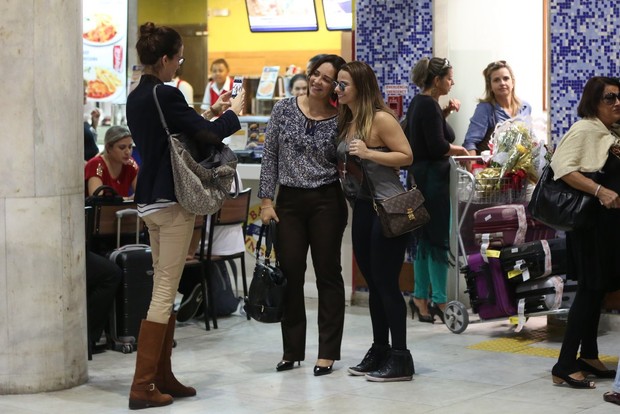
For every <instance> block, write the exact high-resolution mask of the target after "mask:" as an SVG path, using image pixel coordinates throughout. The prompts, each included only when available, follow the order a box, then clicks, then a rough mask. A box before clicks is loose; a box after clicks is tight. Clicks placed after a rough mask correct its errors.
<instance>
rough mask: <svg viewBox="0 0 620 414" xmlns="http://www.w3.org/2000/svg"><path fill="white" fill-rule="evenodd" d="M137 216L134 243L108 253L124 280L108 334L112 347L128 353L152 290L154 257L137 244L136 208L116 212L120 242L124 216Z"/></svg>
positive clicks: (132, 345) (117, 296) (145, 247)
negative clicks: (120, 270) (121, 272)
mask: <svg viewBox="0 0 620 414" xmlns="http://www.w3.org/2000/svg"><path fill="white" fill-rule="evenodd" d="M127 215H134V216H135V217H136V244H128V245H125V246H121V247H118V248H117V249H115V250H114V251H112V253H110V260H112V261H113V262H114V263H116V264H117V265H118V266H119V267H120V268H121V269H122V271H123V279H122V282H121V285H120V286H119V289H118V292H117V295H116V304H115V306H114V308H113V315H112V316H111V318H110V321H111V322H110V325H111V326H110V334H111V336H112V338H111V339H112V342H113V344H114V349H115V350H118V351H122V352H123V353H128V352H131V351H132V350H134V349H135V346H136V345H137V340H138V335H139V332H140V324H141V323H142V319H144V318H146V313H147V311H148V309H149V305H150V303H151V294H152V292H153V257H152V255H151V248H150V246H148V245H145V244H138V243H137V241H138V235H139V233H140V219H139V217H138V211H137V210H135V209H125V210H120V211H117V212H116V217H117V226H118V237H117V243H118V244H120V228H121V221H122V218H123V217H124V216H127Z"/></svg>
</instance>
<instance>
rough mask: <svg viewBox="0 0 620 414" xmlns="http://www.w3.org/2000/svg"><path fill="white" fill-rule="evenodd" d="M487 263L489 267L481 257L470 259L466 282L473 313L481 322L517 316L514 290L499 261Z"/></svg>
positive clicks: (475, 256)
mask: <svg viewBox="0 0 620 414" xmlns="http://www.w3.org/2000/svg"><path fill="white" fill-rule="evenodd" d="M488 260H489V262H488V263H486V262H485V261H484V260H483V258H482V255H481V254H480V253H475V254H472V255H469V256H468V257H467V263H468V264H467V267H466V272H465V280H466V282H467V293H468V294H469V300H470V302H471V306H472V309H473V311H474V313H477V314H478V315H479V316H480V319H493V318H501V317H504V316H512V315H516V314H517V301H516V299H515V288H514V286H513V285H511V284H509V283H508V281H507V280H506V277H505V276H504V273H503V272H502V266H501V264H500V262H499V259H496V258H494V257H489V258H488Z"/></svg>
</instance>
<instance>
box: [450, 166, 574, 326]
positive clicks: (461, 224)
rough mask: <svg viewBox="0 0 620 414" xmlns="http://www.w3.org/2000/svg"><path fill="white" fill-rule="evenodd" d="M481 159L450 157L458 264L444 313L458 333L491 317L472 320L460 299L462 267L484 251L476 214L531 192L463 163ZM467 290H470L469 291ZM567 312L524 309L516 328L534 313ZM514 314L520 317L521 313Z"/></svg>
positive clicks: (452, 240)
mask: <svg viewBox="0 0 620 414" xmlns="http://www.w3.org/2000/svg"><path fill="white" fill-rule="evenodd" d="M480 160H482V158H481V157H478V156H471V157H451V158H450V201H451V206H452V220H451V231H450V251H451V253H452V255H453V257H454V265H453V266H451V268H450V270H449V277H451V278H452V280H453V288H454V297H455V299H454V300H452V301H450V302H448V303H447V305H446V309H445V311H444V315H445V323H446V326H447V327H448V329H449V330H450V331H451V332H453V333H456V334H459V333H462V332H464V331H465V329H467V326H468V325H469V324H470V323H475V322H484V321H489V320H491V319H484V320H483V319H477V320H470V313H469V311H468V309H467V306H466V305H465V304H464V303H463V302H461V301H459V293H460V292H461V288H460V284H461V274H462V270H463V269H464V268H465V267H466V266H467V265H468V263H467V256H468V254H472V253H475V252H479V251H480V248H479V247H478V246H477V245H476V242H475V240H474V235H473V214H474V213H475V212H476V211H478V210H481V209H483V208H487V207H492V206H497V205H503V204H514V203H525V202H526V196H527V189H526V186H525V185H524V186H522V188H514V185H513V184H512V182H511V181H510V179H509V178H505V177H502V178H481V179H477V178H476V177H475V176H474V175H473V174H472V173H471V172H469V171H468V170H467V169H466V168H464V166H463V165H462V163H463V162H472V161H480ZM468 290H469V289H468ZM465 293H469V292H468V291H465ZM566 313H568V309H557V310H550V311H543V312H535V313H530V314H523V312H520V314H521V315H519V316H518V324H517V329H516V330H517V331H519V330H520V329H521V328H522V326H523V324H524V323H525V321H526V320H527V318H529V317H530V316H544V315H560V314H566ZM514 316H515V317H517V315H514Z"/></svg>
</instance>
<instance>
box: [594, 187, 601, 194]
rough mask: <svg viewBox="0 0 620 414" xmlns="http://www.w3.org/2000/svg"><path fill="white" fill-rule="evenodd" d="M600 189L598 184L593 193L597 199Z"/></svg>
mask: <svg viewBox="0 0 620 414" xmlns="http://www.w3.org/2000/svg"><path fill="white" fill-rule="evenodd" d="M600 189H601V185H600V184H599V185H598V186H597V187H596V191H595V192H594V197H598V192H599V190H600Z"/></svg>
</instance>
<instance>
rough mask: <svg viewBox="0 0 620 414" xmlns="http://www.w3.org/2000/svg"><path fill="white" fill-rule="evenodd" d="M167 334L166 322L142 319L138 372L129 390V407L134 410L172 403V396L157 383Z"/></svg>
mask: <svg viewBox="0 0 620 414" xmlns="http://www.w3.org/2000/svg"><path fill="white" fill-rule="evenodd" d="M165 336H166V324H163V323H156V322H151V321H147V320H146V319H143V320H142V325H140V336H139V337H138V346H139V349H138V354H137V355H136V372H135V373H134V376H133V383H132V384H131V391H130V392H129V408H130V409H132V410H138V409H141V408H148V407H161V406H162V405H168V404H172V397H171V396H170V395H168V394H162V393H161V392H159V390H158V389H157V386H156V385H155V377H156V375H157V367H158V365H159V358H160V356H161V352H162V346H163V344H164V338H165Z"/></svg>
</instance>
